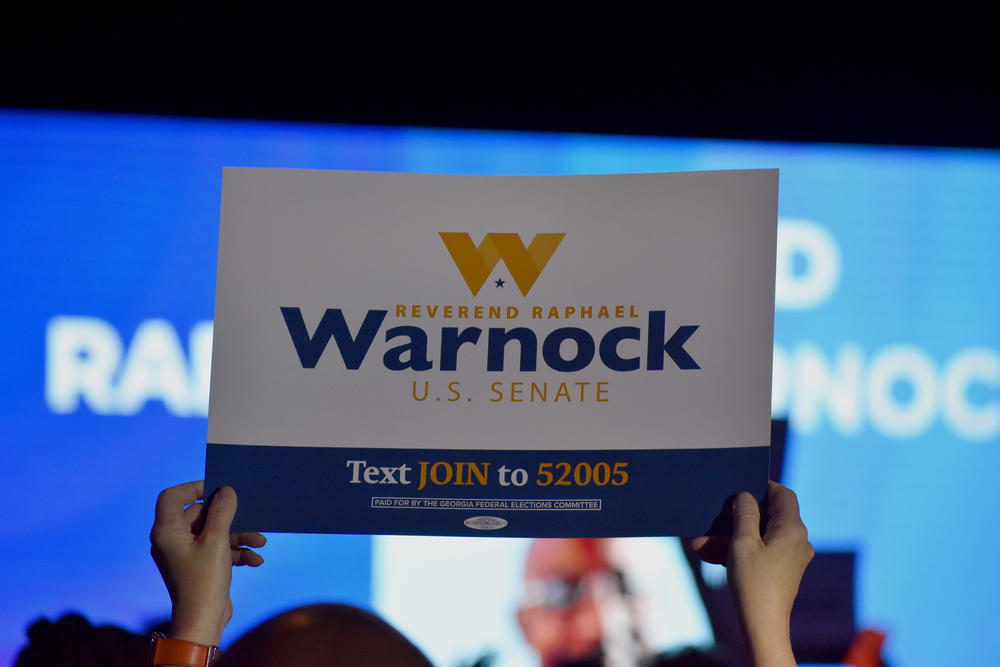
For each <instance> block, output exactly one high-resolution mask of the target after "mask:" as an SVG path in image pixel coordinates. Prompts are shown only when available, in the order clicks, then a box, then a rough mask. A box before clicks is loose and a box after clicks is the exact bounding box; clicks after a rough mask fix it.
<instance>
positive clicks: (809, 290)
mask: <svg viewBox="0 0 1000 667" xmlns="http://www.w3.org/2000/svg"><path fill="white" fill-rule="evenodd" d="M777 251H778V252H777V256H776V264H775V292H774V307H775V308H777V309H779V310H808V309H810V308H816V307H817V306H819V305H821V304H822V303H823V302H824V301H826V300H827V299H828V298H829V297H830V295H831V294H833V291H834V290H835V289H836V288H837V283H838V282H839V281H840V249H839V248H838V247H837V242H836V241H835V240H834V238H833V236H832V235H831V234H830V232H828V231H827V230H826V228H825V227H823V226H822V225H820V224H819V223H817V222H814V221H812V220H805V219H802V218H780V219H779V220H778V247H777Z"/></svg>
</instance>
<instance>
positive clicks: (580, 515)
mask: <svg viewBox="0 0 1000 667" xmlns="http://www.w3.org/2000/svg"><path fill="white" fill-rule="evenodd" d="M767 476H768V447H767V446H761V447H736V448H725V449H680V450H678V449H671V450H646V449H643V450H636V449H632V450H590V451H561V450H502V451H498V450H469V449H463V450H454V449H449V450H437V449H434V450H431V449H361V448H348V447H277V446H269V445H253V446H251V445H223V444H214V443H209V444H208V452H207V458H206V473H205V488H206V490H207V491H209V492H211V491H214V490H215V489H217V488H219V487H221V486H223V485H226V484H228V485H230V486H232V487H233V488H234V489H236V492H237V494H238V495H239V510H238V512H237V514H236V519H235V521H234V523H233V530H237V531H243V530H255V531H262V532H291V533H362V534H383V535H491V536H496V537H622V536H642V535H680V536H696V535H706V534H713V533H718V532H722V531H725V530H726V525H727V523H726V519H727V516H726V513H722V514H721V515H720V512H721V511H722V509H723V504H724V502H725V501H726V499H727V498H729V497H730V496H732V495H734V494H736V493H738V492H740V491H750V492H751V493H753V494H754V495H755V496H756V497H757V498H758V500H759V499H761V498H762V497H763V496H764V494H765V491H766V488H767Z"/></svg>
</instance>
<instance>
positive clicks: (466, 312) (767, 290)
mask: <svg viewBox="0 0 1000 667" xmlns="http://www.w3.org/2000/svg"><path fill="white" fill-rule="evenodd" d="M776 219H777V171H775V170H753V171H725V172H692V173H674V174H628V175H608V176H455V175H426V174H387V173H358V172H332V171H302V170H279V169H242V168H239V169H238V168H227V169H226V170H225V175H224V186H223V197H222V233H221V239H220V251H219V279H218V291H217V296H216V314H215V332H214V335H215V338H214V344H213V357H212V384H211V396H210V405H209V428H208V442H209V453H208V478H209V484H210V485H221V484H225V483H228V484H232V485H233V486H235V487H236V488H237V491H238V492H239V493H240V515H239V516H238V517H237V522H238V524H239V525H241V526H242V527H244V528H250V527H252V528H254V529H264V530H289V531H324V532H326V531H329V532H372V533H412V534H463V535H464V534H482V533H484V532H485V533H488V534H491V535H507V536H510V535H556V534H559V535H563V534H565V535H569V534H588V535H640V534H667V533H673V534H679V533H684V532H685V531H688V532H690V533H692V534H693V533H700V532H704V531H705V530H706V529H707V528H708V525H709V524H710V523H711V521H712V519H713V518H714V516H715V514H716V513H717V512H718V510H719V509H720V508H721V505H722V502H723V500H724V499H725V498H726V496H728V495H729V494H731V493H735V492H737V491H740V490H750V491H752V492H755V493H756V494H758V495H760V494H761V493H762V492H763V491H764V489H765V486H766V477H767V457H768V448H767V445H768V444H769V433H770V431H769V428H770V421H769V415H770V396H771V390H770V379H771V349H772V343H773V313H774V275H775V228H776ZM393 499H399V502H393ZM653 499H655V500H656V501H657V502H655V503H653V505H652V507H653V508H652V509H651V505H650V502H649V501H650V500H653ZM432 510H437V511H432ZM483 517H487V518H483ZM489 517H493V518H489ZM494 518H495V519H496V520H495V521H494ZM472 519H475V521H472ZM471 524H476V525H471ZM487 524H489V526H490V527H491V529H490V530H489V531H483V530H482V527H483V526H484V525H487Z"/></svg>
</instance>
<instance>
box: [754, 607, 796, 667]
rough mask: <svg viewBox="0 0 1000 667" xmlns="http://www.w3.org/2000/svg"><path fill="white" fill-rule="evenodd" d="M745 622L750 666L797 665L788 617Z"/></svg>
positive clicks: (788, 666)
mask: <svg viewBox="0 0 1000 667" xmlns="http://www.w3.org/2000/svg"><path fill="white" fill-rule="evenodd" d="M756 620H757V622H756V623H755V622H754V621H753V620H750V621H747V620H745V621H744V623H743V640H744V644H745V646H746V653H747V659H748V660H749V663H750V667H795V665H796V662H795V656H794V655H793V653H792V642H791V635H790V632H789V625H788V619H787V618H784V619H756Z"/></svg>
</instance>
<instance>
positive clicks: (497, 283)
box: [493, 278, 503, 287]
mask: <svg viewBox="0 0 1000 667" xmlns="http://www.w3.org/2000/svg"><path fill="white" fill-rule="evenodd" d="M493 282H495V283H496V285H497V287H503V278H497V279H496V280H494V281H493Z"/></svg>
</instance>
